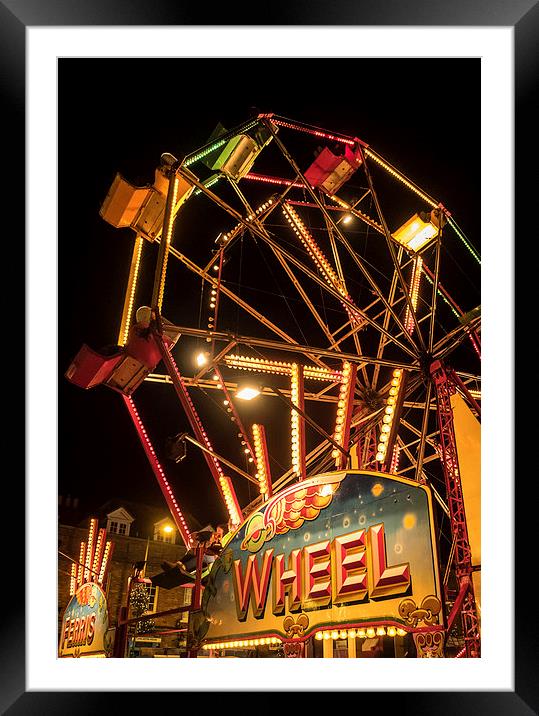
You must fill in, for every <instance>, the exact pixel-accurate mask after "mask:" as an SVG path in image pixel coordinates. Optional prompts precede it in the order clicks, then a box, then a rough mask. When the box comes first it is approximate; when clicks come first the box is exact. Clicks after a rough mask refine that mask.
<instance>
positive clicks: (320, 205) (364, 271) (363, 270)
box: [264, 120, 415, 348]
mask: <svg viewBox="0 0 539 716" xmlns="http://www.w3.org/2000/svg"><path fill="white" fill-rule="evenodd" d="M264 121H265V122H266V127H267V128H268V131H270V132H271V133H272V135H273V139H274V141H275V143H276V145H277V146H278V147H279V149H280V150H281V152H282V153H283V156H284V157H285V159H286V160H287V161H288V163H289V164H290V166H291V167H292V169H293V170H294V171H295V172H296V174H297V175H298V176H299V177H300V179H301V180H302V182H303V183H304V184H305V188H306V189H307V191H308V192H309V194H310V195H311V197H312V198H313V201H314V202H315V203H316V205H317V206H318V208H319V209H320V211H321V212H322V215H323V216H324V218H325V219H326V221H327V222H329V224H330V225H331V226H332V227H333V230H334V231H335V233H336V235H337V236H338V237H339V240H340V241H341V243H342V244H343V245H344V246H345V247H346V249H347V251H348V253H349V254H350V256H351V257H352V259H353V260H354V262H355V264H356V265H357V266H358V268H359V270H360V271H361V273H362V274H363V276H364V277H365V278H366V279H367V281H368V283H369V284H370V286H371V288H372V290H373V291H374V292H375V293H376V295H377V296H379V297H380V300H381V301H382V303H383V304H384V306H385V307H386V308H387V309H388V310H389V311H390V312H391V314H392V316H393V320H394V321H395V322H396V323H397V325H398V326H400V328H401V330H402V331H403V332H405V329H404V326H403V325H402V324H401V322H400V319H399V317H398V316H397V315H396V314H395V313H394V312H393V310H392V308H391V306H390V305H389V304H388V302H387V301H386V299H385V297H384V295H383V293H382V291H381V289H380V287H379V286H378V284H377V283H376V281H375V280H374V279H373V277H372V276H371V275H370V273H369V272H368V271H367V269H366V268H365V266H364V265H363V262H362V261H360V259H359V257H358V256H357V254H356V253H355V251H354V250H353V249H352V247H351V246H350V243H349V242H348V240H347V239H346V237H345V236H344V235H343V233H342V232H341V230H340V229H339V227H338V226H337V224H336V223H335V221H334V220H333V217H332V216H331V215H330V213H329V212H328V211H327V210H326V208H325V206H324V204H323V203H322V202H321V201H320V199H319V198H318V196H317V194H316V192H315V191H314V189H313V188H312V187H311V185H310V184H309V182H308V181H307V179H306V178H305V176H304V175H303V173H302V172H301V170H300V168H299V167H298V165H297V164H296V162H295V161H294V159H293V157H292V155H291V154H290V152H289V151H288V150H287V148H286V147H285V145H284V144H283V143H282V141H281V139H280V138H279V137H278V136H277V133H276V132H275V130H274V129H273V127H272V126H271V124H270V122H269V121H267V120H264ZM369 188H370V190H371V193H372V186H371V187H369ZM320 283H321V284H322V285H323V286H324V288H326V290H327V289H328V288H329V286H327V285H325V284H324V282H322V281H321V282H320ZM340 300H341V301H344V302H345V303H349V302H348V301H347V300H346V299H344V298H343V297H340ZM349 308H354V309H355V310H356V311H359V312H360V313H361V314H362V316H363V317H364V318H366V319H367V317H366V316H365V314H364V313H363V312H362V311H361V310H360V309H358V308H357V306H355V305H350V306H349ZM367 320H368V321H369V323H372V321H371V319H367ZM374 325H375V327H377V328H378V330H379V331H381V330H382V329H381V326H378V325H377V324H374ZM382 332H384V331H383V330H382ZM384 333H386V334H387V331H385V332H384ZM387 335H389V334H387ZM389 337H390V338H391V336H389ZM408 338H409V336H408ZM394 342H395V341H394ZM410 342H411V343H412V346H413V347H414V348H415V344H414V343H413V341H412V340H411V339H410ZM400 345H401V347H402V344H400Z"/></svg>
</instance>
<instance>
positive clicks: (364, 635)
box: [357, 629, 367, 639]
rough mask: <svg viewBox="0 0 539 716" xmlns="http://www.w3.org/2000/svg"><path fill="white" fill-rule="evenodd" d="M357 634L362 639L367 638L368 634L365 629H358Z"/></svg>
mask: <svg viewBox="0 0 539 716" xmlns="http://www.w3.org/2000/svg"><path fill="white" fill-rule="evenodd" d="M357 635H358V637H359V638H360V639H365V637H366V636H367V633H366V632H365V629H360V630H359V631H358V633H357Z"/></svg>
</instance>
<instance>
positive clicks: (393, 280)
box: [372, 246, 404, 390]
mask: <svg viewBox="0 0 539 716" xmlns="http://www.w3.org/2000/svg"><path fill="white" fill-rule="evenodd" d="M403 251H404V249H403V248H402V246H399V251H398V254H397V261H399V262H400V261H401V260H402V254H403ZM397 282H398V276H397V272H396V271H393V276H392V278H391V287H390V289H389V303H390V304H391V306H393V307H394V306H395V293H396V291H397ZM399 300H400V299H399ZM389 316H390V314H389V311H387V310H386V312H385V315H384V321H383V326H384V328H385V329H386V330H387V328H388V327H389ZM384 346H385V341H384V337H383V336H380V340H379V342H378V350H377V351H376V357H377V358H381V357H382V355H383V352H384ZM379 373H380V366H378V365H375V366H374V372H373V377H372V387H373V389H374V390H376V386H377V384H378V375H379Z"/></svg>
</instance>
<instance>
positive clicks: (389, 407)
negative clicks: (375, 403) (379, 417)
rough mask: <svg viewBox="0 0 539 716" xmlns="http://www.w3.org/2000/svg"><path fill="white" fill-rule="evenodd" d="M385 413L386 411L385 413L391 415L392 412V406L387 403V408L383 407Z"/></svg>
mask: <svg viewBox="0 0 539 716" xmlns="http://www.w3.org/2000/svg"><path fill="white" fill-rule="evenodd" d="M385 413H386V415H392V414H393V408H392V407H391V405H388V406H387V408H386V409H385Z"/></svg>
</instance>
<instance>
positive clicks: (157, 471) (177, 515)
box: [123, 391, 191, 545]
mask: <svg viewBox="0 0 539 716" xmlns="http://www.w3.org/2000/svg"><path fill="white" fill-rule="evenodd" d="M185 392H186V393H187V391H185ZM123 398H124V402H125V404H126V406H127V409H128V411H129V413H130V415H131V418H132V420H133V423H134V425H135V428H136V430H137V433H138V436H139V439H140V441H141V443H142V447H143V448H144V452H145V453H146V456H147V458H148V460H149V461H150V465H151V466H152V469H153V471H154V475H155V476H156V478H157V481H158V482H159V486H160V487H161V491H162V493H163V495H164V497H165V500H166V502H167V505H168V507H169V509H170V511H171V514H172V516H173V518H174V522H175V523H176V526H177V527H178V529H179V531H180V534H181V536H182V539H183V541H184V542H185V544H186V545H189V543H190V541H191V534H190V532H189V528H188V526H187V522H186V521H185V518H184V516H183V514H182V511H181V510H180V506H179V505H178V503H177V502H176V498H175V497H174V493H173V492H172V488H171V486H170V484H169V482H168V480H167V477H166V475H165V471H164V470H163V468H162V467H161V463H160V462H159V460H158V459H157V455H156V454H155V450H154V449H153V445H152V443H151V440H150V436H149V435H148V433H147V432H146V428H145V427H144V424H143V422H142V420H141V418H140V415H139V413H138V410H137V408H136V406H135V403H134V402H133V399H132V398H131V397H130V396H129V397H128V396H126V395H124V396H123Z"/></svg>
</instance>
